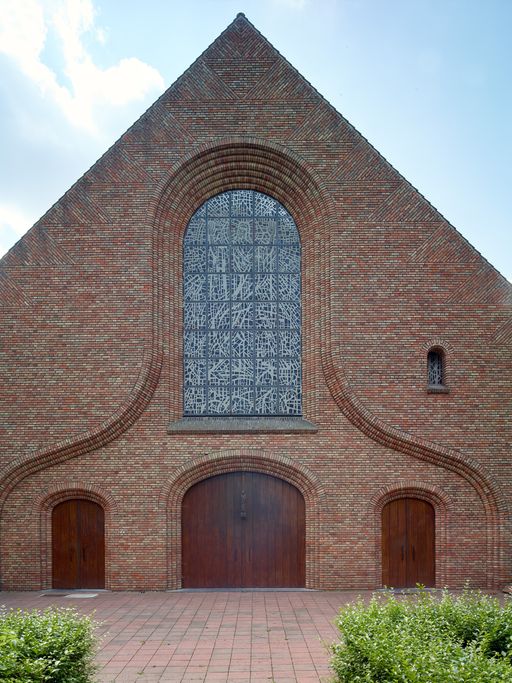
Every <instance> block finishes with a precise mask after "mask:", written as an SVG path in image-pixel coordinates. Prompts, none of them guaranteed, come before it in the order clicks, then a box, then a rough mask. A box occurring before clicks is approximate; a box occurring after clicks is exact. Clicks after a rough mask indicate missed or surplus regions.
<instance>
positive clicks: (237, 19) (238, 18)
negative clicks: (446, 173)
mask: <svg viewBox="0 0 512 683" xmlns="http://www.w3.org/2000/svg"><path fill="white" fill-rule="evenodd" d="M237 22H245V23H247V24H248V25H249V26H250V27H251V28H252V29H253V30H254V31H255V32H256V33H257V34H258V35H259V36H260V38H262V40H264V41H265V42H266V43H267V44H268V45H269V46H270V47H271V48H272V50H274V51H275V52H276V53H277V54H278V55H279V56H280V57H281V59H282V60H283V61H284V62H286V64H287V65H288V66H289V67H290V68H291V69H292V70H293V71H294V72H295V73H296V74H297V75H298V76H299V78H301V79H302V80H303V81H304V82H305V83H306V84H307V85H308V86H309V87H310V88H311V89H312V90H313V91H314V92H315V93H316V94H317V95H318V96H319V97H320V99H321V100H322V101H323V102H325V104H327V106H328V107H330V108H331V109H332V110H333V111H334V112H335V113H336V114H337V115H338V116H339V117H340V118H342V119H343V121H345V123H346V124H347V125H348V126H349V127H350V128H351V129H352V130H353V131H354V133H356V134H357V135H359V136H360V137H361V138H362V139H363V140H364V141H365V142H366V143H367V144H368V145H369V146H370V147H371V148H372V149H373V150H374V151H375V152H376V153H377V155H378V156H379V158H380V159H382V161H383V162H384V163H385V164H386V165H387V166H388V167H389V168H390V169H391V170H392V171H394V172H395V173H396V174H397V175H398V176H399V177H400V178H401V179H402V180H403V181H404V182H405V183H407V185H409V187H411V188H412V189H413V190H414V191H415V192H417V193H418V194H419V195H420V197H421V198H422V199H423V200H424V201H425V202H426V203H427V204H428V206H430V207H431V208H432V209H433V210H434V211H435V212H436V213H437V214H439V216H440V217H441V218H442V220H443V221H445V222H446V223H447V225H448V226H449V227H450V228H452V229H453V230H455V232H456V233H457V235H459V236H460V237H461V238H462V239H463V240H464V241H465V242H466V244H467V245H468V246H469V247H471V249H473V250H474V251H475V252H476V253H477V254H478V256H479V257H480V258H481V259H482V260H483V261H484V262H485V263H486V264H487V265H488V266H490V267H491V268H492V269H493V270H494V271H495V272H496V273H497V274H498V275H499V276H500V277H501V278H502V279H503V280H505V282H506V283H507V284H508V285H510V286H511V287H512V283H510V282H509V281H508V279H507V278H506V277H505V276H504V275H503V274H502V273H501V272H500V271H499V270H498V269H497V268H496V266H494V265H493V264H492V263H491V262H490V261H488V260H487V259H486V258H485V256H483V255H482V254H481V252H480V251H479V250H478V249H477V248H476V247H475V246H473V245H472V244H471V242H469V240H468V239H467V238H466V237H464V235H463V234H462V233H461V232H460V231H459V230H458V229H457V228H456V227H455V226H454V225H453V224H452V223H451V222H450V221H449V220H448V219H447V218H446V217H445V216H444V215H443V214H442V213H441V212H440V211H439V209H437V208H436V207H435V206H434V205H433V204H432V203H431V202H430V201H429V200H428V199H427V198H426V197H425V196H424V195H423V194H422V192H420V190H418V188H417V187H415V186H414V185H413V184H412V183H411V182H410V181H409V180H407V178H405V177H404V176H403V175H402V174H401V173H400V171H398V170H397V169H396V168H395V167H394V166H393V164H392V163H391V162H389V161H388V160H387V159H386V157H384V156H383V155H382V154H381V153H380V152H379V150H378V149H377V148H376V147H374V146H373V145H372V143H371V142H370V141H369V140H368V138H366V137H365V136H364V135H363V134H362V133H361V132H360V131H359V130H358V129H357V128H356V127H355V126H354V125H353V124H352V123H351V122H350V121H349V120H348V119H347V118H346V117H345V116H343V114H342V113H341V112H339V111H338V110H337V109H336V107H335V106H334V105H332V104H331V103H330V102H329V100H328V99H327V98H326V97H324V96H323V95H322V93H320V92H319V91H318V90H317V89H316V88H315V86H314V85H312V84H311V83H310V81H308V79H307V78H306V77H305V76H303V75H302V74H301V73H300V71H299V70H298V69H297V68H296V67H294V66H293V64H292V63H291V62H289V61H288V59H286V57H285V56H284V55H282V54H281V52H279V50H278V49H277V48H276V47H274V45H273V44H272V43H271V42H270V41H269V40H268V38H266V37H265V36H264V35H263V34H262V33H261V32H260V31H259V30H258V29H257V28H256V26H254V24H253V23H252V22H251V21H249V19H247V17H246V16H245V14H244V13H243V12H238V14H237V15H236V17H235V18H234V19H233V21H232V22H231V23H230V24H228V25H227V26H226V28H225V29H224V30H223V31H222V32H221V33H219V35H218V36H217V37H216V38H215V39H214V40H213V41H212V42H211V43H210V44H209V45H208V46H207V47H206V48H205V49H204V50H203V51H202V52H201V53H200V54H199V56H198V57H196V59H194V61H193V62H192V63H191V64H190V65H189V66H188V67H187V68H186V69H185V71H183V72H182V73H181V74H180V75H179V76H178V78H177V79H176V80H175V81H173V82H172V83H171V85H170V86H169V87H168V88H166V89H165V90H164V92H163V93H162V94H161V95H160V97H158V98H157V99H156V100H155V101H154V102H153V103H152V104H151V105H150V106H149V107H148V108H147V109H145V110H144V112H143V113H142V114H141V115H140V116H139V117H138V118H137V119H136V120H135V121H134V122H133V123H132V124H131V125H130V126H129V127H128V128H127V129H126V130H125V131H124V132H123V133H122V134H121V135H120V136H119V137H118V138H117V139H116V140H115V141H114V142H113V143H112V144H111V145H110V146H109V147H108V148H107V149H106V150H105V152H104V153H103V154H102V155H101V156H99V157H98V159H96V161H94V162H93V163H92V164H91V166H89V168H88V169H87V170H86V171H84V173H82V175H81V176H80V177H79V178H77V180H76V181H75V182H74V183H73V184H72V185H71V186H70V187H69V188H68V189H67V190H66V191H65V192H64V194H63V195H61V196H60V197H59V198H58V199H57V200H56V201H55V202H54V203H53V204H52V205H51V206H50V207H49V208H48V209H47V211H45V213H44V214H43V215H42V216H41V217H40V218H39V219H38V220H37V221H36V222H35V223H34V224H33V225H32V226H31V227H30V228H29V230H27V233H28V232H29V231H30V230H32V228H33V227H34V226H35V225H37V224H38V223H40V222H41V221H42V220H43V219H44V217H45V216H46V215H47V214H49V213H50V211H52V209H53V208H54V207H55V206H56V205H57V204H58V203H59V202H60V201H61V199H62V198H63V197H65V196H66V194H68V192H70V191H71V190H72V189H73V188H74V187H75V186H76V185H77V184H78V183H79V182H80V181H81V180H82V179H83V178H85V177H86V176H87V174H88V173H89V172H90V171H91V170H92V169H93V167H94V166H96V164H97V163H98V162H99V161H101V160H102V159H103V158H104V157H106V156H107V155H108V154H109V152H110V151H111V150H112V149H113V148H114V147H115V146H116V145H117V144H118V143H119V142H120V141H121V140H122V138H123V137H124V136H125V135H126V134H127V133H128V132H129V131H130V130H132V129H133V128H134V127H135V126H137V125H138V124H139V123H140V122H141V121H142V120H143V119H144V117H145V116H146V115H147V114H148V112H149V111H150V110H151V109H153V108H154V107H156V106H157V105H158V104H159V103H160V101H161V100H163V98H164V97H165V96H166V95H167V93H168V92H169V90H171V88H174V87H175V86H176V85H178V83H179V82H180V81H181V80H182V79H183V78H184V76H185V74H186V73H187V72H188V71H189V70H190V69H191V68H192V67H193V66H194V65H195V64H197V63H198V62H199V61H200V60H201V59H202V57H203V56H204V55H205V54H206V52H208V50H209V49H210V48H211V47H212V46H213V45H214V44H215V43H216V42H217V41H218V40H220V39H221V38H222V36H223V35H224V34H225V33H226V32H227V31H228V30H229V29H230V28H231V27H232V26H233V25H235V24H236V23H237ZM27 233H25V234H24V235H22V236H21V237H20V239H19V240H18V241H17V242H16V243H15V244H14V245H13V246H12V247H11V248H10V249H9V250H8V251H7V252H6V253H5V254H4V255H3V256H2V257H1V258H0V266H1V265H2V261H3V259H4V257H5V256H7V254H8V253H9V252H10V251H11V250H12V249H14V248H16V246H17V245H18V244H19V243H20V242H21V241H22V240H23V238H24V237H25V235H26V234H27Z"/></svg>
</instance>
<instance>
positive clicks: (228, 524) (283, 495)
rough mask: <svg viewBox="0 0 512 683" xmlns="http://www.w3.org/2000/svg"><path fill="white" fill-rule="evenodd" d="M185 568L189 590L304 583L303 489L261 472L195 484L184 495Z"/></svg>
mask: <svg viewBox="0 0 512 683" xmlns="http://www.w3.org/2000/svg"><path fill="white" fill-rule="evenodd" d="M182 568H183V587H185V588H244V587H247V588H248V587H251V588H257V587H265V588H276V587H289V588H292V587H294V588H295V587H302V586H304V584H305V505H304V499H303V497H302V495H301V493H300V492H299V491H298V490H297V489H296V488H295V487H294V486H292V485H291V484H288V483H287V482H285V481H283V480H282V479H278V478H276V477H272V476H269V475H266V474H261V473H258V472H230V473H227V474H222V475H218V476H214V477H211V478H210V479H205V480H204V481H201V482H199V483H198V484H196V485H195V486H192V487H191V488H190V489H189V490H188V491H187V493H186V495H185V497H184V499H183V508H182Z"/></svg>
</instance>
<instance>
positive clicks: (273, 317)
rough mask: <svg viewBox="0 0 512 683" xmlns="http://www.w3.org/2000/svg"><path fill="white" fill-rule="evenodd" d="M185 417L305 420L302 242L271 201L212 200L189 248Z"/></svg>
mask: <svg viewBox="0 0 512 683" xmlns="http://www.w3.org/2000/svg"><path fill="white" fill-rule="evenodd" d="M184 304H185V310H184V364H185V367H184V378H185V382H184V386H185V389H184V391H185V395H184V413H185V415H186V416H192V415H193V416H214V415H245V416H258V415H261V416H263V415H264V416H268V415H301V413H302V410H301V337H300V326H301V307H300V241H299V234H298V231H297V227H296V225H295V223H294V221H293V219H292V217H291V216H290V214H289V213H288V212H287V211H286V209H285V208H284V207H283V206H282V205H281V204H280V203H279V202H278V201H276V200H275V199H273V198H272V197H269V196H267V195H265V194H262V193H260V192H255V191H254V190H231V191H229V192H223V193H222V194H219V195H216V196H215V197H212V198H211V199H209V200H208V201H207V202H205V203H204V204H203V205H202V206H201V207H200V208H199V209H198V210H197V211H196V212H195V214H194V215H193V216H192V218H191V220H190V223H189V225H188V228H187V232H186V234H185V244H184Z"/></svg>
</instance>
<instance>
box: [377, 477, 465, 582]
mask: <svg viewBox="0 0 512 683" xmlns="http://www.w3.org/2000/svg"><path fill="white" fill-rule="evenodd" d="M398 498H419V499H421V500H424V501H426V502H427V503H430V504H431V505H432V507H433V508H434V511H435V562H436V586H437V587H438V588H443V587H444V586H448V585H450V578H451V577H450V576H449V568H448V557H447V555H448V548H449V545H450V540H449V535H448V525H449V518H450V512H451V510H452V509H453V503H452V501H451V499H450V498H449V497H448V496H447V495H446V493H445V492H444V491H442V490H441V489H439V488H438V487H437V486H431V485H429V484H425V483H423V482H419V481H412V480H407V481H397V482H395V483H394V484H390V485H388V486H383V487H382V488H381V489H379V490H378V491H377V492H376V493H375V495H374V496H372V499H371V501H370V510H369V513H370V518H371V515H373V523H374V536H375V585H377V586H380V585H381V584H382V544H381V527H382V510H383V509H384V506H385V505H386V504H387V503H389V502H391V501H392V500H397V499H398Z"/></svg>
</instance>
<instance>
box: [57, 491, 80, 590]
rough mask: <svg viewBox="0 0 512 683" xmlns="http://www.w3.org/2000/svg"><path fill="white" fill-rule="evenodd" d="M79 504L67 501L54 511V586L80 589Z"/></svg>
mask: <svg viewBox="0 0 512 683" xmlns="http://www.w3.org/2000/svg"><path fill="white" fill-rule="evenodd" d="M77 515H78V503H77V501H76V500H65V501H64V502H62V503H59V504H58V505H56V506H55V507H54V508H53V511H52V586H53V588H62V589H67V588H70V589H73V588H79V587H80V585H79V570H78V553H79V547H78V526H77Z"/></svg>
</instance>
